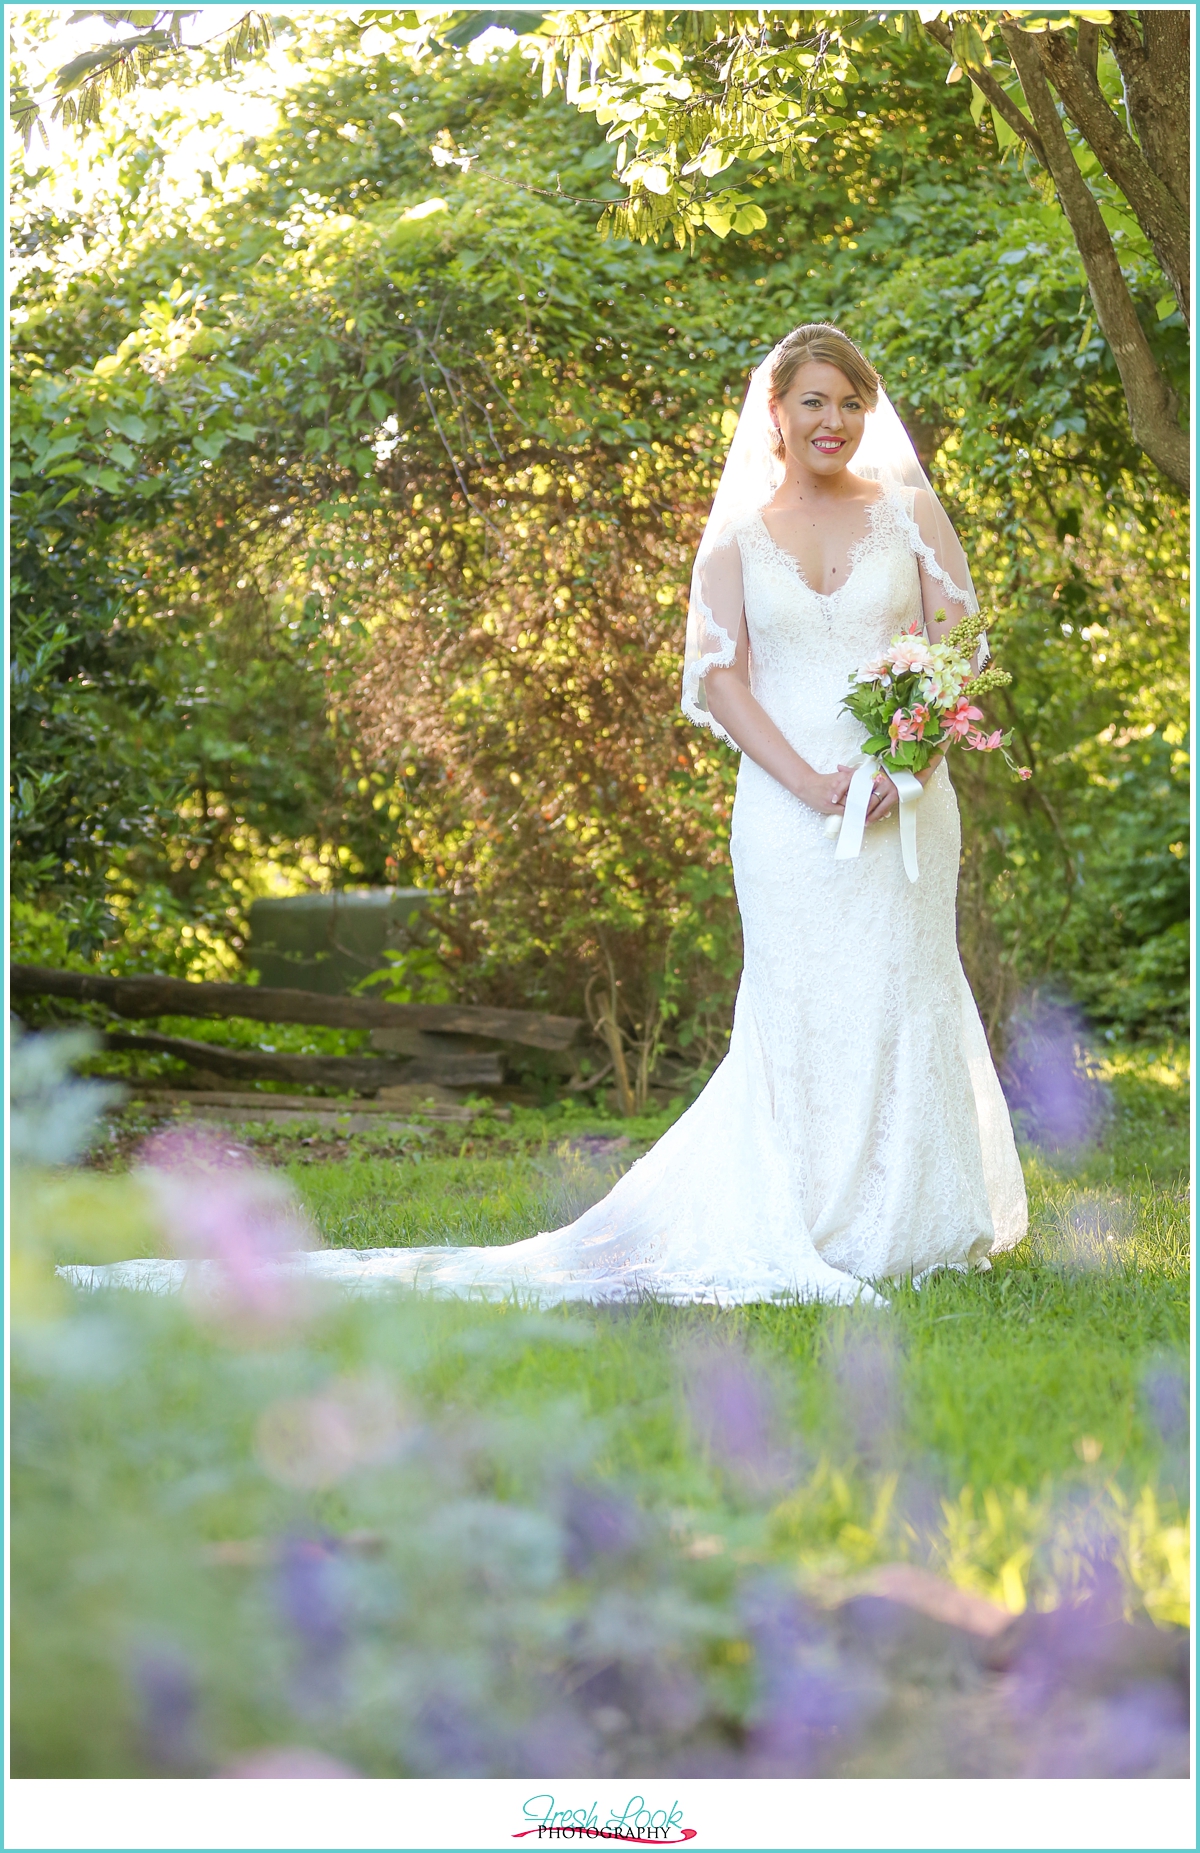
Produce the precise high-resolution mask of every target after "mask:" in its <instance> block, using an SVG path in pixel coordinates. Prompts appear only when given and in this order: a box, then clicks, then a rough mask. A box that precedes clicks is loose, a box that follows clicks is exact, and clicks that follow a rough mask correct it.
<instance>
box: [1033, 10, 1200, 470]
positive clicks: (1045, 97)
mask: <svg viewBox="0 0 1200 1853" xmlns="http://www.w3.org/2000/svg"><path fill="white" fill-rule="evenodd" d="M1001 33H1002V35H1003V38H1004V43H1005V44H1006V45H1007V47H1008V50H1009V54H1010V56H1011V58H1012V61H1013V64H1014V65H1015V67H1016V70H1017V75H1018V76H1019V77H1020V79H1021V87H1022V89H1023V90H1024V92H1025V101H1026V102H1027V103H1028V105H1029V109H1030V113H1031V115H1032V116H1033V121H1034V126H1035V128H1036V129H1037V132H1038V135H1039V137H1040V139H1041V143H1042V147H1043V150H1044V153H1045V160H1046V166H1047V169H1048V171H1049V173H1050V175H1051V178H1052V179H1053V181H1054V185H1055V187H1056V189H1057V192H1058V197H1059V200H1060V201H1061V203H1062V208H1063V211H1064V212H1065V213H1066V215H1067V219H1068V221H1069V223H1070V226H1071V230H1072V232H1073V233H1074V237H1075V243H1076V245H1077V246H1078V247H1079V256H1080V259H1081V260H1082V263H1083V268H1084V274H1085V275H1086V277H1087V281H1088V288H1089V290H1090V292H1091V297H1092V302H1093V304H1094V305H1095V310H1096V319H1097V321H1098V322H1099V324H1100V328H1101V330H1102V332H1103V334H1104V338H1105V340H1106V341H1107V342H1108V345H1109V347H1110V348H1111V350H1112V356H1113V359H1114V360H1115V362H1116V364H1117V371H1118V373H1119V374H1120V376H1121V385H1122V386H1123V388H1124V390H1125V403H1126V405H1127V406H1128V408H1129V421H1130V425H1131V427H1132V430H1133V436H1134V439H1135V441H1136V442H1137V443H1138V444H1139V445H1140V446H1141V448H1142V450H1144V451H1145V453H1146V455H1147V456H1148V457H1149V458H1150V459H1151V461H1152V462H1153V463H1155V464H1156V465H1157V466H1158V468H1159V469H1160V470H1161V471H1162V473H1163V475H1164V476H1167V477H1169V478H1170V480H1171V481H1172V482H1173V483H1176V484H1177V485H1178V486H1179V488H1181V489H1183V490H1185V491H1186V490H1188V489H1189V487H1190V480H1191V469H1190V464H1191V458H1190V447H1189V444H1188V440H1187V437H1186V436H1185V434H1184V432H1183V431H1182V430H1181V429H1180V425H1179V401H1178V399H1177V397H1176V395H1175V392H1174V390H1173V389H1172V387H1171V384H1170V382H1169V380H1167V378H1166V377H1165V376H1164V374H1163V373H1161V372H1160V370H1159V367H1158V364H1157V362H1156V361H1155V359H1154V355H1153V354H1152V353H1151V351H1150V343H1149V342H1148V341H1147V339H1146V335H1145V331H1144V330H1143V328H1142V325H1141V323H1140V322H1139V321H1138V317H1137V310H1136V308H1135V307H1134V303H1133V298H1132V296H1131V295H1130V293H1129V286H1128V284H1127V283H1126V281H1125V278H1124V276H1123V275H1122V272H1121V266H1120V264H1119V263H1118V261H1117V254H1116V251H1115V250H1114V249H1113V242H1112V239H1111V238H1110V237H1109V235H1108V228H1107V226H1106V225H1105V223H1104V220H1103V219H1102V217H1101V216H1100V208H1099V206H1098V205H1097V204H1096V201H1095V199H1094V198H1093V196H1092V192H1091V189H1090V188H1089V187H1088V184H1087V182H1086V181H1085V180H1084V178H1083V175H1082V174H1081V173H1080V171H1079V168H1078V166H1077V165H1076V161H1075V156H1074V154H1073V153H1072V152H1071V145H1070V143H1069V142H1068V140H1067V136H1066V131H1065V129H1064V128H1063V125H1062V123H1061V121H1060V120H1059V115H1058V111H1057V109H1056V108H1055V104H1054V98H1053V96H1052V95H1051V93H1050V89H1049V86H1048V84H1047V82H1046V78H1045V74H1044V72H1043V69H1042V60H1041V58H1040V56H1039V54H1038V50H1037V47H1036V45H1035V42H1034V38H1033V36H1032V35H1030V34H1029V33H1025V32H1022V31H1021V29H1020V27H1019V26H1017V25H1015V24H1014V23H1013V22H1012V21H1006V22H1005V23H1004V25H1003V26H1002V27H1001Z"/></svg>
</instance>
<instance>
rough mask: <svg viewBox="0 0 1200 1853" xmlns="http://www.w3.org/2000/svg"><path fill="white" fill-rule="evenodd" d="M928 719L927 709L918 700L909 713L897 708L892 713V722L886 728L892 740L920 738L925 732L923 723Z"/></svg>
mask: <svg viewBox="0 0 1200 1853" xmlns="http://www.w3.org/2000/svg"><path fill="white" fill-rule="evenodd" d="M928 719H929V709H928V708H927V707H926V706H925V704H924V703H923V702H920V701H918V702H917V703H916V704H915V706H914V707H913V711H912V713H911V714H905V713H903V712H902V711H899V710H898V711H897V712H896V713H895V714H893V716H892V724H891V727H890V728H889V729H888V731H889V733H890V734H891V736H892V740H893V742H896V741H900V740H920V739H921V738H922V737H923V735H924V733H925V723H926V721H927V720H928Z"/></svg>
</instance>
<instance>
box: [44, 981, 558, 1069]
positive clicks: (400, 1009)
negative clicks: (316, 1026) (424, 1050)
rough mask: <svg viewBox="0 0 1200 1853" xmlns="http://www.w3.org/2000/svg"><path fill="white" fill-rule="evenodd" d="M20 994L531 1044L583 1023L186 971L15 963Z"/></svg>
mask: <svg viewBox="0 0 1200 1853" xmlns="http://www.w3.org/2000/svg"><path fill="white" fill-rule="evenodd" d="M11 993H12V996H13V997H14V998H16V997H71V998H74V999H75V1000H76V1002H78V1003H81V1004H103V1005H105V1006H106V1008H107V1009H109V1010H111V1011H113V1012H114V1013H115V1015H117V1016H119V1017H134V1018H138V1017H143V1018H144V1017H249V1018H252V1019H253V1021H254V1022H256V1023H323V1024H325V1025H327V1026H328V1027H329V1028H332V1029H389V1028H394V1029H423V1030H431V1031H435V1032H436V1031H441V1032H442V1033H444V1034H450V1035H460V1036H490V1037H491V1038H492V1039H493V1040H494V1041H496V1042H518V1043H523V1044H525V1045H526V1046H527V1047H529V1048H531V1049H565V1048H568V1047H569V1046H570V1044H571V1043H572V1042H573V1041H574V1039H575V1036H576V1033H577V1032H578V1031H579V1030H580V1029H581V1028H582V1027H583V1024H582V1021H581V1019H580V1018H579V1017H555V1016H549V1015H546V1014H544V1013H540V1012H538V1011H534V1010H493V1009H491V1008H490V1007H489V1006H487V1005H484V1004H385V1003H381V1002H379V1001H377V1000H376V999H374V998H369V997H326V996H324V995H323V994H322V993H321V992H318V991H291V990H285V989H283V988H282V987H276V986H271V985H261V984H192V983H191V982H190V981H189V980H187V979H184V978H160V977H157V976H153V977H151V976H148V977H139V978H109V977H105V976H102V975H101V974H100V973H99V972H60V971H53V970H52V969H51V968H50V967H49V966H45V965H14V966H13V967H12V969H11Z"/></svg>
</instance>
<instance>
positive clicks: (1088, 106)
mask: <svg viewBox="0 0 1200 1853" xmlns="http://www.w3.org/2000/svg"><path fill="white" fill-rule="evenodd" d="M1036 44H1037V51H1038V55H1039V57H1040V58H1041V61H1042V68H1043V70H1044V71H1045V72H1046V73H1047V75H1048V76H1049V78H1050V79H1051V81H1052V82H1053V84H1054V87H1055V89H1056V90H1057V91H1058V94H1059V96H1060V97H1061V98H1062V102H1063V106H1064V108H1065V109H1066V112H1067V114H1068V116H1069V117H1070V118H1071V121H1072V122H1073V123H1074V125H1075V127H1076V128H1077V129H1078V130H1079V132H1080V134H1081V135H1082V136H1083V137H1084V138H1085V140H1086V141H1087V144H1088V146H1089V148H1090V149H1091V150H1092V153H1093V154H1094V155H1095V156H1096V159H1097V160H1098V161H1099V163H1100V165H1101V167H1102V168H1103V169H1104V171H1105V173H1106V174H1107V175H1108V177H1109V179H1110V180H1112V181H1113V182H1115V184H1116V185H1117V186H1118V187H1120V189H1121V191H1122V193H1123V194H1124V195H1125V198H1126V199H1127V200H1128V201H1129V204H1130V207H1131V208H1132V210H1133V212H1134V214H1135V216H1136V218H1137V222H1138V224H1139V225H1140V226H1141V228H1142V230H1143V231H1144V232H1145V234H1146V237H1147V238H1148V239H1149V240H1150V244H1151V246H1152V247H1153V250H1154V255H1155V257H1156V258H1157V259H1158V261H1159V263H1160V264H1161V266H1162V269H1163V273H1164V275H1165V276H1166V279H1167V281H1168V283H1169V284H1170V285H1171V288H1172V289H1173V290H1174V292H1175V299H1176V301H1177V302H1178V304H1179V306H1180V308H1181V309H1182V310H1183V315H1184V319H1185V321H1187V322H1188V323H1189V324H1190V322H1191V274H1190V273H1191V249H1190V246H1191V237H1190V232H1191V228H1190V226H1189V224H1188V215H1187V212H1186V211H1185V210H1184V208H1183V207H1182V206H1181V205H1180V204H1179V202H1178V200H1176V199H1175V197H1174V195H1173V194H1172V193H1171V192H1170V191H1169V190H1168V188H1167V186H1166V185H1165V184H1164V182H1163V180H1162V179H1161V178H1160V177H1159V175H1158V174H1157V173H1156V172H1155V171H1154V168H1153V167H1152V165H1151V163H1150V161H1149V160H1147V158H1146V155H1145V154H1143V152H1142V150H1141V149H1140V148H1139V147H1138V145H1137V143H1136V142H1135V141H1134V139H1133V137H1132V135H1130V134H1129V132H1128V130H1127V129H1126V128H1125V126H1124V124H1123V123H1122V122H1121V119H1120V117H1119V116H1117V115H1116V114H1115V113H1114V111H1113V110H1112V109H1111V108H1110V107H1109V104H1108V101H1107V99H1106V98H1105V96H1104V93H1103V91H1102V90H1101V88H1100V85H1099V83H1098V82H1097V80H1096V76H1095V73H1094V72H1092V71H1089V70H1088V68H1087V66H1086V65H1085V64H1084V63H1083V61H1082V59H1081V58H1080V56H1079V54H1078V52H1077V50H1076V48H1075V47H1074V46H1073V45H1072V44H1071V43H1070V40H1069V39H1068V37H1067V34H1066V33H1065V32H1043V33H1040V34H1039V35H1038V36H1037V40H1036Z"/></svg>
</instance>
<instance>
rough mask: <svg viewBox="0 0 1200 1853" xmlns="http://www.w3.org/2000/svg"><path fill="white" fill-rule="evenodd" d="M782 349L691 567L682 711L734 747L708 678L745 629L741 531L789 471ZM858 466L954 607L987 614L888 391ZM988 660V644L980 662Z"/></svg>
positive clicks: (743, 421) (758, 384) (754, 404)
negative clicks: (773, 410) (892, 506)
mask: <svg viewBox="0 0 1200 1853" xmlns="http://www.w3.org/2000/svg"><path fill="white" fill-rule="evenodd" d="M778 351H779V350H778V348H773V349H772V350H771V352H770V353H769V354H768V355H767V357H766V359H765V360H764V361H763V362H762V363H761V364H760V365H759V366H758V367H756V368H755V370H754V373H753V375H752V376H751V379H750V388H749V391H748V392H747V394H746V403H745V405H744V406H743V407H742V415H741V417H740V418H739V419H738V424H737V430H736V431H735V432H734V434H733V442H732V443H731V444H730V446H729V455H728V456H727V457H726V459H725V468H724V469H723V470H722V472H721V480H720V482H719V483H718V485H717V493H716V495H715V496H714V498H713V505H712V510H711V513H710V514H709V517H708V521H707V523H706V525H705V529H704V534H703V536H702V538H701V541H700V547H699V550H698V552H697V554H696V561H695V565H694V566H693V568H692V587H691V597H690V600H689V604H688V626H687V646H686V650H685V653H684V665H683V702H682V707H683V712H684V713H685V714H686V715H687V717H688V719H689V720H692V721H696V722H698V723H699V725H700V726H702V727H708V728H710V729H711V730H712V732H713V733H715V734H716V735H717V736H718V738H720V739H722V740H727V741H729V744H730V745H731V746H732V745H734V744H735V743H734V742H733V741H732V740H729V735H728V734H727V733H726V732H725V730H724V728H723V727H721V726H720V725H719V724H718V722H717V721H716V720H714V718H713V716H712V715H711V714H710V713H709V711H708V702H707V699H706V696H705V690H704V678H705V676H706V675H707V674H708V671H709V670H710V669H714V668H728V667H729V665H730V664H731V663H732V662H733V660H734V656H735V654H736V650H737V644H738V638H739V636H740V634H741V629H742V624H743V622H744V596H743V588H742V560H741V552H740V549H739V547H738V543H737V530H738V529H739V528H740V527H741V526H742V525H743V523H745V522H746V521H749V520H750V519H751V518H752V517H753V516H754V515H757V514H758V513H759V512H760V511H761V510H762V509H763V508H765V507H766V505H767V503H768V502H769V501H770V500H771V497H772V496H773V495H774V493H775V491H776V489H778V487H779V485H780V483H781V482H782V481H783V473H784V465H783V463H782V462H780V461H779V460H778V459H777V458H776V457H775V456H774V454H773V452H772V448H771V441H772V437H773V435H774V433H773V428H772V425H771V418H770V410H769V405H768V395H769V389H770V382H771V369H772V366H773V365H774V361H775V356H776V354H777V353H778ZM849 467H850V469H851V470H852V471H853V472H854V474H855V475H856V476H862V477H865V478H867V479H868V480H869V481H872V482H880V483H882V484H883V485H884V488H885V492H886V493H887V494H889V495H891V496H892V497H893V499H894V501H895V503H896V507H897V512H898V514H899V515H900V516H901V518H902V525H903V527H904V529H905V532H906V534H907V536H908V542H909V545H910V547H911V548H912V550H913V553H914V554H915V555H916V556H917V558H918V559H919V560H920V561H921V563H922V565H923V566H924V567H925V570H926V572H927V573H928V574H929V575H930V576H931V577H932V578H934V579H935V580H937V582H938V583H939V584H940V585H941V586H942V587H943V588H944V589H945V592H946V595H947V599H948V601H953V602H954V603H955V604H957V605H959V606H961V607H962V608H963V609H964V610H966V611H970V612H975V611H978V609H979V601H978V599H977V598H976V596H975V587H974V585H973V584H972V581H971V571H970V568H969V566H968V565H967V558H966V555H965V554H964V552H963V550H962V546H961V543H960V542H959V538H958V535H957V534H956V533H955V531H954V525H953V523H952V522H951V520H950V517H949V515H947V513H946V511H945V509H944V508H943V507H942V504H941V503H940V502H939V500H938V498H937V496H936V495H935V494H934V492H933V489H932V487H931V485H930V481H929V478H928V477H927V476H926V474H925V472H924V470H923V469H922V468H921V463H920V459H919V458H918V456H917V453H916V451H915V450H914V449H913V443H912V439H911V438H910V437H909V435H908V433H907V431H906V430H905V429H904V426H903V425H902V424H901V422H900V419H899V417H898V416H897V413H896V408H895V406H894V405H893V404H892V402H891V400H890V399H889V398H888V396H887V394H886V393H885V392H884V390H883V387H882V386H881V387H880V389H879V401H878V404H877V405H876V407H875V410H874V411H873V412H868V413H867V418H866V427H865V430H864V432H863V439H862V443H861V444H860V445H859V447H858V450H857V451H856V452H855V454H854V457H853V459H852V460H851V463H850V466H849ZM986 653H987V644H986V640H984V642H983V644H982V648H981V660H982V659H985V658H986Z"/></svg>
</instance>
